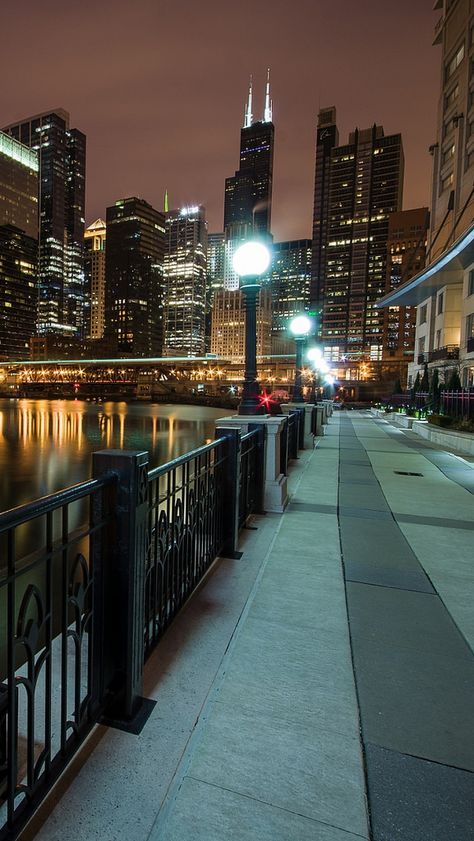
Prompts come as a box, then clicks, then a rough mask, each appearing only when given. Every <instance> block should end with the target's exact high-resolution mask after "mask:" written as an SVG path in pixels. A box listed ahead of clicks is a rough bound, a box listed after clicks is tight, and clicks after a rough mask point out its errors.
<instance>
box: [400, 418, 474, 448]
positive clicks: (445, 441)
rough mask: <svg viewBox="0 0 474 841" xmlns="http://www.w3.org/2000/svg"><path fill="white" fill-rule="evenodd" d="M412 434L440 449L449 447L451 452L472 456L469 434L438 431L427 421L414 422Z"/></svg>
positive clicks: (454, 430)
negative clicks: (436, 445)
mask: <svg viewBox="0 0 474 841" xmlns="http://www.w3.org/2000/svg"><path fill="white" fill-rule="evenodd" d="M412 429H413V432H416V434H417V435H419V436H420V437H421V438H426V440H427V441H431V442H432V443H433V444H439V445H440V446H441V447H450V448H451V449H452V450H458V451H459V452H460V453H467V454H468V455H471V456H474V435H473V434H472V433H471V432H459V431H458V430H456V429H440V428H439V427H437V426H433V425H432V424H431V423H428V421H415V422H414V424H413V427H412Z"/></svg>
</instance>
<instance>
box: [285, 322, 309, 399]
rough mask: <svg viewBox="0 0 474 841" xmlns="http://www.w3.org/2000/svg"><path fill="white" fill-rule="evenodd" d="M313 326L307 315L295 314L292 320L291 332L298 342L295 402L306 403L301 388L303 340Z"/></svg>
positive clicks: (294, 389)
mask: <svg viewBox="0 0 474 841" xmlns="http://www.w3.org/2000/svg"><path fill="white" fill-rule="evenodd" d="M311 327H312V323H311V319H310V318H308V316H307V315H295V317H294V318H293V319H292V320H291V321H290V332H291V333H292V334H293V338H294V340H295V343H296V364H295V385H294V388H293V403H304V400H303V392H302V390H301V369H302V366H303V342H304V340H305V339H306V338H307V336H308V334H309V332H310V330H311Z"/></svg>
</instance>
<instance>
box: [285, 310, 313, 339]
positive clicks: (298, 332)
mask: <svg viewBox="0 0 474 841" xmlns="http://www.w3.org/2000/svg"><path fill="white" fill-rule="evenodd" d="M311 326H312V325H311V319H310V318H308V316H307V315H295V317H294V318H293V319H292V320H291V321H290V331H291V333H293V336H294V337H295V339H302V338H304V336H307V335H308V333H309V332H310V330H311Z"/></svg>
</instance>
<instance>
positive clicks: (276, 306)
mask: <svg viewBox="0 0 474 841" xmlns="http://www.w3.org/2000/svg"><path fill="white" fill-rule="evenodd" d="M310 287H311V240H310V239H297V240H290V241H289V242H276V243H275V244H274V246H273V263H272V269H271V292H272V351H273V353H294V348H295V343H294V339H293V338H292V337H291V336H290V335H289V331H288V326H289V322H290V320H291V319H292V318H293V316H295V315H297V314H298V313H302V312H305V311H307V310H309V306H310Z"/></svg>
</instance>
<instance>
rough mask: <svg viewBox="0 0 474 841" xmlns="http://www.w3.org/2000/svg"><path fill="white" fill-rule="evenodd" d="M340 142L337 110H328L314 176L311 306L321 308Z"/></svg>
mask: <svg viewBox="0 0 474 841" xmlns="http://www.w3.org/2000/svg"><path fill="white" fill-rule="evenodd" d="M338 143H339V132H338V130H337V126H336V109H335V108H324V109H323V110H322V111H320V112H319V115H318V128H317V134H316V168H315V175H314V210H313V239H312V242H313V252H312V267H311V292H310V297H311V306H312V307H313V308H314V309H316V310H317V309H318V308H319V305H320V302H321V300H322V299H323V297H324V280H325V260H324V258H325V254H326V241H327V227H328V221H329V213H328V207H329V174H330V171H331V152H332V150H333V149H334V147H335V146H337V144H338Z"/></svg>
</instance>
